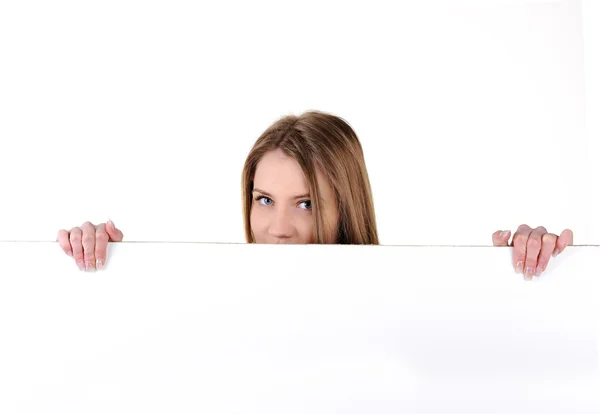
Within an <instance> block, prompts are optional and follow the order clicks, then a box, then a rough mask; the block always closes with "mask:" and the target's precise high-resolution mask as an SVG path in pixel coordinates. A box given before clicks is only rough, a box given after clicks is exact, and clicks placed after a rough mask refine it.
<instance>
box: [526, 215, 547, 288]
mask: <svg viewBox="0 0 600 414" xmlns="http://www.w3.org/2000/svg"><path fill="white" fill-rule="evenodd" d="M546 233H548V231H547V230H546V229H545V228H543V227H536V228H535V229H534V230H533V231H532V232H531V233H530V234H529V238H528V239H527V252H526V255H525V272H524V275H525V278H526V279H527V280H531V279H533V275H534V274H535V269H536V268H537V264H538V257H539V256H540V251H541V250H542V236H543V235H544V234H546Z"/></svg>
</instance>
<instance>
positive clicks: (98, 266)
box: [96, 259, 102, 269]
mask: <svg viewBox="0 0 600 414" xmlns="http://www.w3.org/2000/svg"><path fill="white" fill-rule="evenodd" d="M101 267H102V260H100V259H97V260H96V269H100V268H101Z"/></svg>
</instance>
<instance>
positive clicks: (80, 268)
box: [77, 261, 85, 272]
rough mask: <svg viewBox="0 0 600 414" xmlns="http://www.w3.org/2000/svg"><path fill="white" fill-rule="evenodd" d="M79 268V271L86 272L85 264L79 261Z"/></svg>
mask: <svg viewBox="0 0 600 414" xmlns="http://www.w3.org/2000/svg"><path fill="white" fill-rule="evenodd" d="M77 267H78V268H79V270H81V271H82V272H84V271H85V265H84V264H83V262H81V261H79V262H77Z"/></svg>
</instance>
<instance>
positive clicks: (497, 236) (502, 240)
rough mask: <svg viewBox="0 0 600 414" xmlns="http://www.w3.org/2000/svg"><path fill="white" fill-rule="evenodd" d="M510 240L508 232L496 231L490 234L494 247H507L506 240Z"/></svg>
mask: <svg viewBox="0 0 600 414" xmlns="http://www.w3.org/2000/svg"><path fill="white" fill-rule="evenodd" d="M509 239H510V230H504V231H502V230H498V231H497V232H495V233H494V234H492V241H493V243H494V246H508V240H509Z"/></svg>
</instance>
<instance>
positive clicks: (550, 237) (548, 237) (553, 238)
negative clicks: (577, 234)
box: [542, 233, 558, 243]
mask: <svg viewBox="0 0 600 414" xmlns="http://www.w3.org/2000/svg"><path fill="white" fill-rule="evenodd" d="M556 239H558V237H557V236H556V234H552V233H546V234H544V235H543V236H542V241H543V242H544V243H550V242H552V243H555V242H556Z"/></svg>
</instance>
